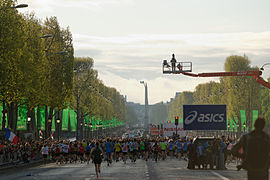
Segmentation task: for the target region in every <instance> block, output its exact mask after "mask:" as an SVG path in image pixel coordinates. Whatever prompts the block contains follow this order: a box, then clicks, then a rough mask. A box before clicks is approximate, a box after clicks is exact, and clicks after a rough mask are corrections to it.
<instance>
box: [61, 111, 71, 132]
mask: <svg viewBox="0 0 270 180" xmlns="http://www.w3.org/2000/svg"><path fill="white" fill-rule="evenodd" d="M68 115H69V108H68V109H64V110H63V116H62V130H63V131H68Z"/></svg>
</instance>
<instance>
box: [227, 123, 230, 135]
mask: <svg viewBox="0 0 270 180" xmlns="http://www.w3.org/2000/svg"><path fill="white" fill-rule="evenodd" d="M229 134H230V123H228V125H227V135H228V136H229Z"/></svg>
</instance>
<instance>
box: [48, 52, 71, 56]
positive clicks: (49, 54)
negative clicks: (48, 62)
mask: <svg viewBox="0 0 270 180" xmlns="http://www.w3.org/2000/svg"><path fill="white" fill-rule="evenodd" d="M67 53H68V51H59V52H56V53H47V54H46V56H51V55H56V54H60V55H62V54H67Z"/></svg>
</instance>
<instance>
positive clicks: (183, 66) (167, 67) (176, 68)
mask: <svg viewBox="0 0 270 180" xmlns="http://www.w3.org/2000/svg"><path fill="white" fill-rule="evenodd" d="M173 59H174V55H173ZM261 70H263V68H261ZM191 71H192V63H191V62H176V61H171V64H170V63H168V61H167V60H164V61H163V74H183V75H186V76H191V77H224V76H253V78H254V79H255V80H256V82H257V83H259V84H261V85H263V86H265V87H267V88H269V89H270V83H269V82H267V81H265V80H264V79H263V78H262V77H261V75H262V71H243V72H213V73H199V74H194V73H191Z"/></svg>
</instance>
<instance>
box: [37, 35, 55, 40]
mask: <svg viewBox="0 0 270 180" xmlns="http://www.w3.org/2000/svg"><path fill="white" fill-rule="evenodd" d="M50 37H53V35H52V34H46V35H44V36H41V37H40V38H44V39H45V38H50Z"/></svg>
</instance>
